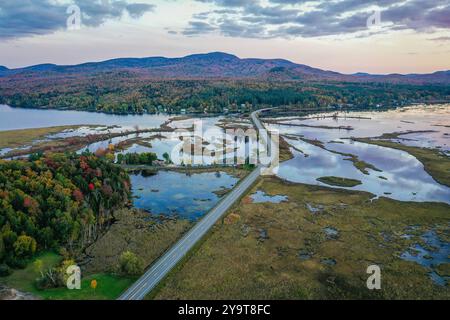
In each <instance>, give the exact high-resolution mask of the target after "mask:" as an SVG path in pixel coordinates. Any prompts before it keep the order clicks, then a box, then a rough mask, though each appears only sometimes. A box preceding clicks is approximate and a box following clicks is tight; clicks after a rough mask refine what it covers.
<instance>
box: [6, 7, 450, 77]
mask: <svg viewBox="0 0 450 320" xmlns="http://www.w3.org/2000/svg"><path fill="white" fill-rule="evenodd" d="M78 8H79V9H80V14H79V15H78ZM78 16H79V17H80V19H78ZM78 23H79V24H78ZM78 26H79V28H78ZM211 51H224V52H228V53H232V54H236V55H237V56H239V57H242V58H247V57H258V58H284V59H289V60H292V61H294V62H297V63H303V64H307V65H311V66H314V67H319V68H323V69H327V70H335V71H340V72H344V73H353V72H359V71H360V72H371V73H393V72H399V73H413V72H418V73H425V72H433V71H436V70H450V0H327V1H316V0H165V1H163V0H0V65H5V66H7V67H10V68H13V67H22V66H28V65H32V64H39V63H57V64H75V63H81V62H86V61H100V60H105V59H110V58H116V57H145V56H167V57H179V56H184V55H187V54H192V53H203V52H211Z"/></svg>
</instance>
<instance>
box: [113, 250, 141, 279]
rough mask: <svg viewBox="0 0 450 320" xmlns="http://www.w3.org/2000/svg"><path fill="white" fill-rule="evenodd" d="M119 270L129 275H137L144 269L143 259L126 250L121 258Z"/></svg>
mask: <svg viewBox="0 0 450 320" xmlns="http://www.w3.org/2000/svg"><path fill="white" fill-rule="evenodd" d="M119 271H120V272H121V273H122V274H124V275H127V276H137V275H140V274H141V273H142V271H143V267H142V261H141V259H140V258H138V257H137V256H136V255H135V254H134V253H133V252H131V251H125V252H123V253H122V255H121V256H120V259H119Z"/></svg>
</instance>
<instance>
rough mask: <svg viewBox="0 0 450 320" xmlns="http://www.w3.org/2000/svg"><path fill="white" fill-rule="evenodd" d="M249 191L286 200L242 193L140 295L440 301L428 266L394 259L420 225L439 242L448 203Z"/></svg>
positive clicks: (442, 294)
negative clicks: (374, 276) (378, 279)
mask: <svg viewBox="0 0 450 320" xmlns="http://www.w3.org/2000/svg"><path fill="white" fill-rule="evenodd" d="M256 190H261V191H264V192H265V193H266V194H268V195H277V194H282V195H286V196H288V197H289V201H288V202H285V203H279V204H271V203H260V204H256V203H252V201H251V199H249V198H248V197H246V198H244V199H242V201H241V202H240V204H239V205H237V206H235V207H234V208H233V209H232V210H231V211H230V213H232V214H233V217H234V218H233V219H225V220H224V222H223V223H218V224H217V225H216V226H215V227H214V229H213V231H212V232H211V234H210V235H209V236H208V237H207V238H206V239H205V240H204V241H203V243H202V245H201V246H198V248H197V249H196V251H195V252H193V253H192V254H191V255H190V256H189V258H188V259H186V261H185V262H184V263H183V264H182V265H181V266H179V268H178V269H177V272H174V273H172V274H171V275H170V276H169V277H168V278H167V279H166V280H165V281H164V282H163V283H162V285H161V286H160V287H159V289H158V290H157V291H156V292H153V293H152V295H150V296H149V298H156V299H428V298H441V299H449V298H450V290H449V288H448V287H441V286H439V285H437V284H435V283H434V282H433V281H432V280H431V279H430V276H429V274H428V273H429V270H427V269H426V268H425V267H422V266H421V265H419V264H416V263H414V262H408V261H404V260H402V259H400V258H399V257H400V255H401V254H402V253H403V252H404V251H405V250H408V248H410V247H411V246H412V245H413V244H415V243H421V241H422V240H421V239H422V238H421V235H422V234H423V233H424V232H426V231H427V230H434V231H435V232H436V233H437V234H438V235H439V237H440V238H441V239H442V241H446V242H448V241H449V234H448V214H449V212H450V207H449V206H448V205H446V204H439V203H412V202H400V201H395V200H391V199H387V198H381V199H378V200H374V201H370V198H371V195H370V194H368V193H364V192H353V191H345V190H334V189H329V188H321V187H317V186H307V185H300V184H290V183H286V182H283V181H281V180H279V179H277V178H267V179H264V180H262V181H261V182H260V183H259V184H258V185H256V186H255V187H254V188H253V190H252V191H251V193H253V192H255V191H256ZM251 193H250V194H251ZM237 217H238V218H237ZM327 230H334V232H333V233H332V234H331V235H330V234H328V233H327ZM406 234H408V235H409V236H408V237H406V236H405V235H406ZM373 264H377V265H379V266H380V267H381V270H382V289H381V290H375V291H371V290H368V289H367V287H366V280H367V277H368V275H367V273H366V270H367V267H368V266H369V265H373ZM440 269H443V270H441V271H440V272H446V270H447V269H448V267H447V268H446V267H445V265H441V266H439V270H440ZM439 270H438V271H439Z"/></svg>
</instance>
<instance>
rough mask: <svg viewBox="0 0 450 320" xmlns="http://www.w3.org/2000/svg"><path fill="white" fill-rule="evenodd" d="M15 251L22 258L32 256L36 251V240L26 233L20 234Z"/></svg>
mask: <svg viewBox="0 0 450 320" xmlns="http://www.w3.org/2000/svg"><path fill="white" fill-rule="evenodd" d="M14 252H15V254H16V256H17V257H21V258H26V257H30V256H32V255H33V254H34V253H35V252H36V240H34V239H33V238H32V237H29V236H26V235H22V236H19V237H18V238H17V240H16V242H14Z"/></svg>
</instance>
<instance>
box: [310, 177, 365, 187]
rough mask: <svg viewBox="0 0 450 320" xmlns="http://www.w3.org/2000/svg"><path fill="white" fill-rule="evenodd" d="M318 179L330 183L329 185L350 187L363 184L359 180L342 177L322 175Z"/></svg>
mask: <svg viewBox="0 0 450 320" xmlns="http://www.w3.org/2000/svg"><path fill="white" fill-rule="evenodd" d="M317 181H320V182H322V183H325V184H328V185H329V186H338V187H349V188H352V187H356V186H359V185H360V184H362V182H361V181H359V180H355V179H347V178H341V177H321V178H318V179H317Z"/></svg>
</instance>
